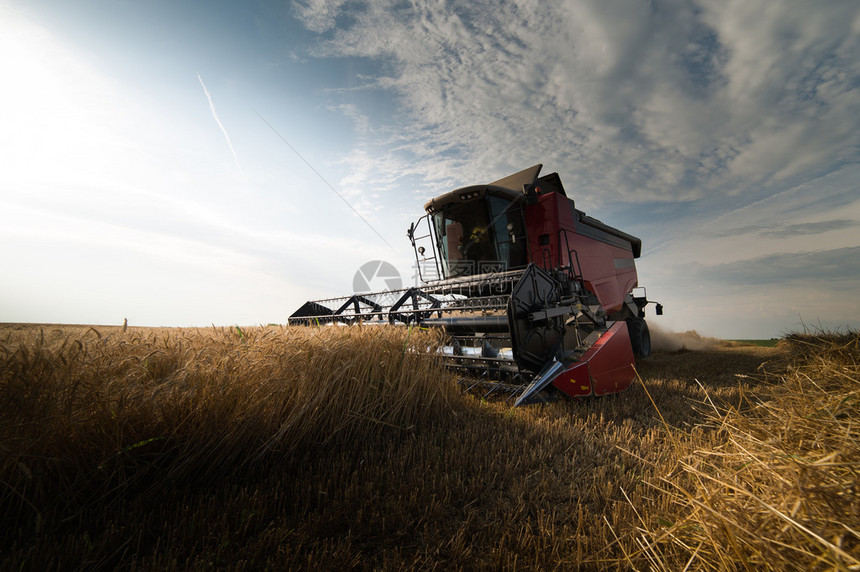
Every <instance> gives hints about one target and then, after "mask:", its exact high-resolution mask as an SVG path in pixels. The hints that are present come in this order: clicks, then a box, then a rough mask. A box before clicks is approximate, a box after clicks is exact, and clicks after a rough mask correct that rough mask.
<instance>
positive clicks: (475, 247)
mask: <svg viewBox="0 0 860 572" xmlns="http://www.w3.org/2000/svg"><path fill="white" fill-rule="evenodd" d="M433 226H434V228H435V230H436V239H437V245H438V247H439V253H440V254H441V259H442V269H443V272H444V274H445V276H446V277H447V278H453V277H455V276H469V275H474V274H485V273H488V272H501V271H504V270H510V269H512V268H521V267H524V266H525V265H526V241H525V233H524V232H523V216H522V212H521V211H520V209H519V207H518V205H515V204H513V203H512V202H511V201H510V200H508V199H506V198H502V197H497V196H493V195H486V196H485V197H483V198H482V199H480V200H473V201H468V202H462V203H457V202H453V203H449V204H447V205H445V206H444V207H442V209H441V210H439V211H437V212H436V213H435V214H434V215H433Z"/></svg>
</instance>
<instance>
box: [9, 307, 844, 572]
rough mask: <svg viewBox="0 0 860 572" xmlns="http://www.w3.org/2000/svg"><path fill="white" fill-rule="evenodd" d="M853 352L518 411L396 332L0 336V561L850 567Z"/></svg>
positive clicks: (814, 352)
mask: <svg viewBox="0 0 860 572" xmlns="http://www.w3.org/2000/svg"><path fill="white" fill-rule="evenodd" d="M858 341H860V336H858V335H857V334H856V333H848V334H840V335H827V336H825V335H821V336H818V337H815V336H800V335H797V336H788V337H787V338H786V339H784V340H781V341H780V343H779V344H778V345H776V346H775V347H761V346H760V345H756V344H745V343H739V342H714V343H710V345H707V346H706V347H704V348H703V349H698V350H695V351H691V350H689V349H683V348H682V349H681V350H680V351H674V352H663V353H656V354H655V355H654V356H652V357H651V358H649V359H647V360H642V361H641V362H640V363H639V364H638V371H639V374H640V376H641V379H640V380H638V381H637V382H635V384H634V385H633V386H632V387H631V388H630V389H629V390H627V391H625V392H624V393H622V394H619V395H615V396H609V397H604V398H599V399H589V400H584V401H559V402H556V403H552V404H548V405H542V406H535V407H528V408H519V409H512V408H510V407H509V405H507V404H505V403H503V402H495V401H485V400H483V399H481V398H480V397H475V396H473V395H469V394H464V393H462V392H461V391H460V390H459V389H458V387H457V384H456V378H455V377H454V376H453V375H452V374H451V373H450V372H448V371H446V370H444V369H442V368H441V367H440V365H439V364H438V363H436V361H435V360H434V359H433V358H431V357H429V356H428V355H426V354H425V353H423V352H424V351H425V350H426V349H427V348H428V347H430V348H432V347H433V345H434V344H435V343H438V339H437V338H436V337H435V336H434V334H432V333H429V332H417V331H409V330H406V329H405V328H383V329H380V328H367V327H365V328H361V327H352V328H284V327H277V326H269V327H259V328H248V329H239V328H206V329H204V328H201V329H199V330H195V329H185V330H183V329H143V328H140V329H138V328H128V329H127V330H125V329H124V328H122V327H116V326H114V327H109V326H105V327H101V326H97V327H87V326H54V325H42V326H27V325H14V324H6V325H0V459H2V468H0V527H2V528H0V529H2V530H3V532H2V536H0V569H4V570H5V569H9V570H11V569H16V570H20V569H23V570H51V569H61V570H64V569H88V570H91V569H116V568H124V569H130V570H138V569H160V570H164V569H166V570H170V569H188V568H192V569H198V568H218V569H237V570H259V569H291V568H299V569H302V568H313V569H343V568H355V569H413V568H420V569H445V570H447V569H457V568H464V569H476V568H477V569H511V570H513V569H619V568H620V569H643V570H644V569H655V570H680V569H684V568H685V567H686V568H687V569H692V570H711V569H714V570H735V569H747V570H759V569H813V570H817V569H820V570H831V569H832V570H856V569H860V533H858V530H860V500H858V492H857V483H858V467H860V447H858V441H857V432H858V429H857V425H858V423H857V420H858V418H860V417H858V412H860V411H858V410H860V372H858V358H860V349H858Z"/></svg>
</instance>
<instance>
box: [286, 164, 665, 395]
mask: <svg viewBox="0 0 860 572" xmlns="http://www.w3.org/2000/svg"><path fill="white" fill-rule="evenodd" d="M540 170H541V165H535V166H534V167H531V168H529V169H525V170H523V171H520V172H518V173H514V174H513V175H510V176H508V177H505V178H503V179H500V180H498V181H495V182H493V183H490V184H488V185H474V186H469V187H462V188H460V189H456V190H454V191H451V192H449V193H446V194H444V195H441V196H439V197H436V198H435V199H433V200H431V201H429V202H428V203H427V204H426V205H425V206H424V208H425V210H426V214H425V215H424V216H422V217H421V218H420V219H419V220H418V221H417V222H416V223H414V224H412V225H411V227H410V228H409V231H408V233H407V236H408V237H409V239H410V241H411V242H412V247H413V250H414V251H415V256H416V262H417V263H418V269H419V275H420V278H421V282H422V285H421V286H420V287H412V288H404V289H402V290H390V291H384V292H375V293H370V294H354V295H352V296H344V297H341V298H330V299H327V300H317V301H312V302H306V303H305V304H304V305H303V306H302V307H301V308H299V309H298V310H297V311H296V312H294V313H293V314H292V315H291V316H290V318H289V323H290V324H297V325H301V324H304V325H323V324H355V323H358V322H362V323H380V324H417V325H421V326H425V327H436V328H442V329H444V330H445V332H446V339H447V342H446V345H445V346H444V347H443V348H441V350H440V351H441V353H442V354H443V356H444V359H445V360H446V362H447V363H448V364H449V365H451V366H452V367H456V368H459V369H461V370H464V371H465V372H466V373H467V374H468V375H469V379H472V380H474V384H483V385H489V386H490V392H493V391H498V390H505V391H509V392H510V393H511V395H512V396H515V397H516V405H525V404H529V403H535V402H541V401H545V400H546V399H547V398H548V397H550V396H551V395H552V394H555V393H561V394H564V395H567V396H570V397H584V396H591V395H605V394H608V393H615V392H619V391H623V390H624V389H626V388H627V387H629V386H630V384H631V383H632V381H633V379H634V377H635V371H634V356H635V357H647V356H648V355H649V354H650V352H651V338H650V334H649V332H648V325H647V324H646V322H645V319H644V318H645V307H646V306H647V305H648V304H651V303H655V302H652V301H650V300H648V299H647V297H646V295H645V289H644V288H641V287H639V286H638V278H637V274H636V266H635V262H634V259H636V258H638V257H639V255H640V253H641V248H642V242H641V240H640V239H638V238H636V237H634V236H631V235H629V234H627V233H625V232H623V231H620V230H618V229H616V228H613V227H611V226H608V225H606V224H604V223H602V222H600V221H598V220H596V219H593V218H591V217H589V216H587V215H586V214H585V213H584V212H582V211H580V210H577V209H576V207H575V204H574V201H573V199H571V198H569V197H568V196H567V194H566V192H565V190H564V187H563V186H562V183H561V179H560V178H559V176H558V174H557V173H551V174H549V175H545V176H542V177H540V176H539V174H540ZM425 274H429V275H425ZM655 304H656V303H655ZM656 313H657V315H661V314H662V313H663V308H662V306H661V305H660V304H656Z"/></svg>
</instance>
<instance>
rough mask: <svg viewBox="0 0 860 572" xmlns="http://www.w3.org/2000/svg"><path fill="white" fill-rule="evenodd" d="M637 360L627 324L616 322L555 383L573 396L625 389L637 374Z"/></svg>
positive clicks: (600, 393)
mask: <svg viewBox="0 0 860 572" xmlns="http://www.w3.org/2000/svg"><path fill="white" fill-rule="evenodd" d="M634 363H635V362H634V358H633V348H632V347H631V346H630V336H629V334H628V333H627V324H626V323H625V322H615V323H614V324H613V325H612V326H611V327H610V328H609V329H608V330H607V331H606V333H604V334H603V335H602V336H600V339H598V340H597V341H596V342H595V343H594V345H593V346H591V348H589V350H588V351H587V352H585V354H584V355H583V356H582V358H581V359H580V360H579V361H578V362H576V363H575V364H573V365H572V366H571V367H569V368H568V369H567V370H565V371H564V372H562V373H561V374H560V375H559V376H558V377H557V378H555V380H554V381H553V382H552V384H553V385H554V386H555V387H556V388H557V389H558V390H559V391H562V392H563V393H566V394H567V395H570V396H571V397H584V396H587V395H606V394H607V393H615V392H618V391H624V390H625V389H627V388H628V387H630V384H631V383H633V379H634V378H635V377H636V372H635V370H634V369H633V364H634Z"/></svg>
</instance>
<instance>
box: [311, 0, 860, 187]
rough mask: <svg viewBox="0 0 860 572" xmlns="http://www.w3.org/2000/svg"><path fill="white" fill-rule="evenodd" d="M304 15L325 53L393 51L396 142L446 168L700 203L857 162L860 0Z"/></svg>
mask: <svg viewBox="0 0 860 572" xmlns="http://www.w3.org/2000/svg"><path fill="white" fill-rule="evenodd" d="M298 14H299V15H300V16H301V17H302V18H304V21H305V22H306V24H307V25H308V27H309V28H310V29H313V30H317V31H323V30H324V31H325V32H326V35H325V37H324V39H323V40H322V42H321V44H320V46H319V47H318V48H317V55H318V56H360V57H366V58H375V59H378V60H379V61H383V62H386V64H387V66H386V67H385V69H386V70H387V71H388V73H387V74H386V75H384V76H380V77H378V78H377V85H378V86H380V87H383V88H386V89H390V90H392V91H393V92H395V93H396V94H397V95H398V97H399V102H400V104H401V105H402V110H401V111H402V112H403V115H404V117H405V119H406V120H408V121H409V123H407V125H406V127H405V128H404V127H403V126H402V125H399V127H398V128H399V129H400V130H401V132H400V133H398V134H397V135H396V136H395V135H392V136H391V147H390V150H391V152H392V153H393V154H394V155H395V156H399V157H400V158H401V163H400V165H399V167H400V168H402V169H405V170H406V171H408V172H412V173H416V174H421V175H423V176H425V177H427V178H428V179H429V180H432V181H438V180H440V178H441V179H445V178H454V179H458V180H460V181H468V182H473V181H480V180H484V179H486V180H492V179H493V178H495V177H496V176H500V175H501V174H504V173H506V172H508V171H510V170H511V169H512V168H520V167H523V166H526V165H529V164H533V163H535V162H544V163H545V164H547V165H552V168H554V169H556V170H558V171H559V172H560V173H562V174H563V176H564V177H565V180H566V181H569V184H572V185H575V186H577V187H578V188H580V189H581V192H582V193H584V194H587V195H600V196H602V197H603V198H605V199H606V200H612V199H618V198H623V199H624V200H637V201H640V200H654V199H657V200H678V199H681V200H690V199H696V198H701V197H703V196H705V195H706V193H707V192H708V191H709V190H720V191H726V190H731V189H737V188H739V187H740V186H746V187H754V186H755V185H758V184H768V183H772V182H779V181H780V180H783V179H786V178H788V177H792V176H798V175H801V176H803V175H804V174H806V173H809V172H810V171H812V172H813V173H814V174H815V175H818V174H822V173H823V172H826V170H827V169H828V168H832V167H833V166H836V165H839V164H840V163H843V162H845V161H855V160H857V159H858V151H857V148H858V144H860V86H858V81H857V79H858V77H860V43H858V38H857V35H856V34H855V33H854V32H853V31H852V26H856V23H855V22H856V20H857V14H858V6H857V5H855V4H853V3H844V2H830V3H816V4H814V5H811V4H808V3H800V2H796V3H780V4H773V3H772V2H746V1H745V2H735V3H729V4H713V3H708V4H704V5H702V6H697V5H695V4H690V3H687V2H658V3H652V4H650V5H648V4H643V3H641V2H634V1H630V2H622V3H612V4H609V3H605V2H597V1H588V0H584V1H579V2H570V3H564V4H563V6H560V7H557V6H551V5H538V4H537V3H532V2H506V3H495V2H493V3H483V2H469V3H465V2H463V3H460V2H452V3H444V4H442V3H438V2H429V1H416V2H412V3H411V4H409V5H404V4H401V3H397V2H394V1H393V0H391V1H380V2H373V3H368V4H363V5H361V6H360V7H358V5H355V4H351V3H345V2H342V1H340V0H338V1H334V2H325V1H322V0H318V1H315V2H309V3H303V4H302V5H301V6H300V9H299V10H298ZM337 16H342V17H343V21H345V22H352V23H351V24H349V25H348V27H341V28H337V27H335V22H336V17H337ZM323 23H324V24H323ZM395 142H396V147H395Z"/></svg>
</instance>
